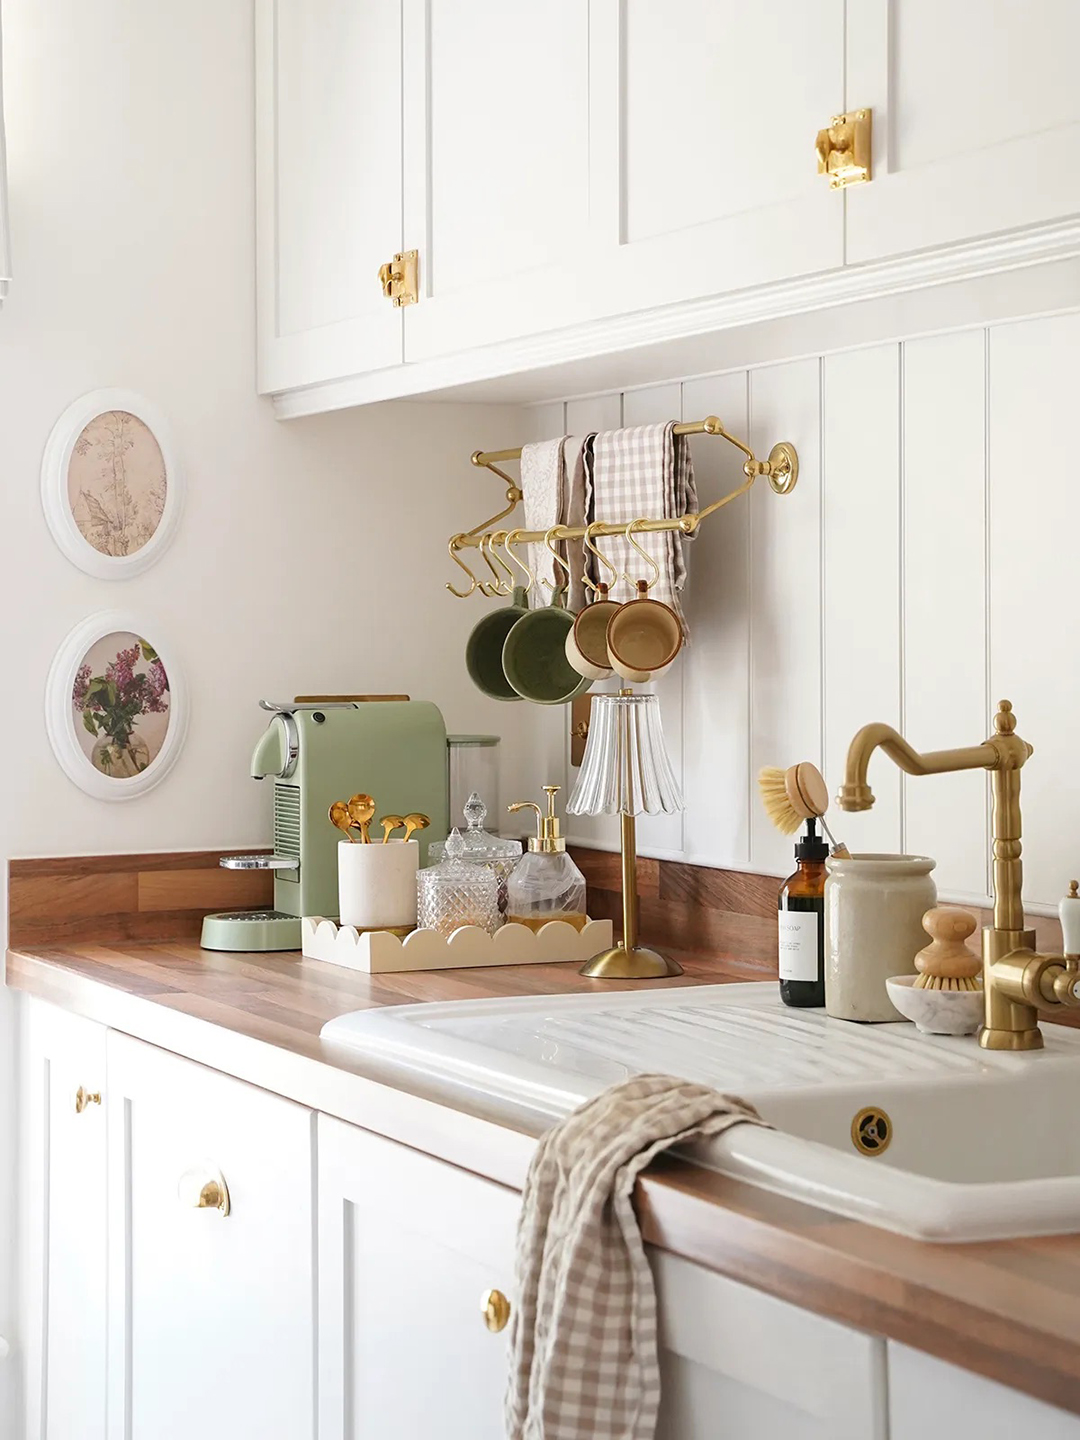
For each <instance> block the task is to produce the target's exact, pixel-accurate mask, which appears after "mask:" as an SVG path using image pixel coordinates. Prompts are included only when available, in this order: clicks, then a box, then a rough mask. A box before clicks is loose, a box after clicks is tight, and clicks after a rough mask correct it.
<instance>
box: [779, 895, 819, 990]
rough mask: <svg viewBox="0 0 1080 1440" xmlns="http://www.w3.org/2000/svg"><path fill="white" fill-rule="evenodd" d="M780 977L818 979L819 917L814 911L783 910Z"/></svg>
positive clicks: (783, 978) (781, 917)
mask: <svg viewBox="0 0 1080 1440" xmlns="http://www.w3.org/2000/svg"><path fill="white" fill-rule="evenodd" d="M779 918H780V979H781V980H816V979H817V978H818V916H817V915H816V914H815V913H814V911H813V910H781V911H780V917H779Z"/></svg>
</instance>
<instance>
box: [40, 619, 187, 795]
mask: <svg viewBox="0 0 1080 1440" xmlns="http://www.w3.org/2000/svg"><path fill="white" fill-rule="evenodd" d="M45 719H46V728H47V730H48V735H49V740H50V742H51V744H52V747H53V751H54V752H55V754H56V758H57V759H58V760H59V762H60V764H61V766H62V767H63V769H64V771H65V772H66V773H67V775H68V776H69V778H70V779H72V780H73V781H74V782H75V784H76V785H78V786H80V787H81V788H82V789H83V790H85V791H87V793H88V794H91V795H95V796H97V797H98V798H99V799H102V800H125V799H130V798H132V797H133V796H135V795H141V794H144V793H145V792H146V791H147V790H150V789H152V788H153V786H155V785H157V784H158V783H159V782H160V781H161V780H163V779H164V777H165V775H166V774H167V773H168V771H169V770H170V769H171V768H172V766H173V765H174V764H175V762H176V759H177V757H178V755H179V751H180V747H181V745H182V743H183V739H184V734H185V731H186V724H187V705H186V695H185V691H184V685H183V677H182V675H181V673H180V670H179V662H178V660H177V657H176V655H175V653H174V652H173V650H172V649H171V647H170V646H169V645H168V643H167V642H165V641H164V640H163V638H162V635H161V631H160V628H159V626H158V625H157V623H156V622H151V621H148V620H147V619H146V617H143V618H142V619H141V620H138V621H137V620H136V619H135V618H134V616H132V615H130V614H127V613H121V612H119V611H107V612H103V613H102V614H100V615H95V616H91V617H90V618H89V619H88V620H84V621H83V622H82V623H81V624H80V625H77V626H76V627H75V629H74V630H72V632H71V634H70V635H68V637H67V639H66V640H65V641H64V643H63V645H61V647H60V649H59V651H58V652H57V655H56V658H55V660H54V661H53V664H52V668H51V670H50V672H49V678H48V682H47V684H46V697H45Z"/></svg>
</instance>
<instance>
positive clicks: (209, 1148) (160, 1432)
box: [108, 1032, 315, 1440]
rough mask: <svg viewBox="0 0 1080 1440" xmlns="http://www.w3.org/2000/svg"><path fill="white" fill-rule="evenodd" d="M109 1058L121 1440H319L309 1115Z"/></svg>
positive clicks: (160, 1056) (116, 1430) (271, 1098)
mask: <svg viewBox="0 0 1080 1440" xmlns="http://www.w3.org/2000/svg"><path fill="white" fill-rule="evenodd" d="M108 1043H109V1053H108V1061H109V1091H108V1122H109V1194H110V1204H109V1225H110V1243H109V1261H110V1284H109V1437H110V1440H191V1437H192V1436H193V1435H197V1434H198V1435H201V1434H207V1433H213V1434H221V1435H229V1436H249V1435H250V1436H258V1437H259V1440H312V1437H313V1435H314V1428H315V1412H314V1404H315V1399H314V1372H315V1360H314V1334H315V1331H314V1326H315V1314H314V1310H315V1274H314V1268H315V1267H314V1246H315V1228H314V1225H315V1222H314V1148H313V1147H314V1117H313V1115H312V1112H311V1111H309V1110H306V1109H304V1108H303V1107H302V1106H300V1105H295V1104H293V1103H292V1102H291V1101H288V1100H283V1099H281V1098H280V1097H278V1096H275V1095H270V1094H268V1093H267V1092H266V1091H264V1090H258V1089H256V1088H255V1087H254V1086H251V1085H246V1084H244V1083H243V1082H241V1081H239V1080H234V1079H231V1078H228V1077H226V1076H224V1075H221V1074H219V1073H218V1072H216V1071H213V1070H208V1069H206V1068H205V1067H203V1066H201V1065H195V1064H192V1063H191V1062H190V1061H188V1060H181V1059H178V1058H177V1057H176V1056H175V1055H170V1054H168V1053H167V1052H165V1051H162V1050H158V1049H155V1048H154V1047H152V1046H150V1045H144V1044H142V1043H141V1042H140V1041H138V1040H132V1039H130V1038H128V1037H127V1036H124V1035H117V1034H115V1033H113V1032H110V1034H109V1041H108ZM226 1211H227V1213H226Z"/></svg>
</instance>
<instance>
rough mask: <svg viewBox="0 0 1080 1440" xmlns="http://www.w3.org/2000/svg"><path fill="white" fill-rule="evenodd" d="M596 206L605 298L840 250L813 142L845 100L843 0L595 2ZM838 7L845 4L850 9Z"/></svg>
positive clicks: (690, 291) (715, 284) (620, 305)
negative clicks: (755, 2) (763, 2)
mask: <svg viewBox="0 0 1080 1440" xmlns="http://www.w3.org/2000/svg"><path fill="white" fill-rule="evenodd" d="M591 8H592V12H593V18H592V37H591V45H590V56H591V66H592V75H591V86H592V94H591V107H590V118H591V123H592V135H591V153H592V180H593V194H592V212H593V216H594V221H595V224H594V232H593V235H592V237H590V244H589V248H588V250H587V253H586V256H585V259H586V263H587V265H588V272H589V275H590V277H591V278H592V280H593V282H594V286H595V288H596V290H597V292H598V295H599V296H600V297H602V300H603V305H604V308H605V309H608V310H610V311H622V312H625V311H629V310H634V309H642V308H645V307H651V306H655V305H667V304H671V303H675V302H680V301H689V300H695V299H698V298H702V297H706V296H712V295H721V294H724V293H726V292H730V291H735V290H742V289H745V288H747V287H748V286H756V285H765V284H769V283H771V282H773V281H777V280H782V279H786V278H789V277H791V276H797V275H805V274H808V273H810V272H812V271H818V270H828V269H831V268H834V267H836V266H839V265H842V264H843V261H844V240H843V226H844V203H843V197H842V195H840V194H839V193H837V192H832V191H830V190H829V187H828V184H827V182H826V181H825V180H824V179H823V178H822V177H821V176H819V175H818V174H817V159H816V155H815V150H814V141H815V137H816V135H817V132H818V131H819V130H820V129H821V128H822V127H823V126H824V125H827V124H828V121H829V118H830V116H832V115H833V114H835V113H836V112H837V111H839V110H841V109H842V108H843V95H844V9H845V6H844V0H814V3H812V4H807V3H806V0H770V3H769V4H767V5H747V4H745V3H743V0H633V3H632V4H626V3H624V0H593V5H592V7H591ZM848 8H849V9H850V7H848Z"/></svg>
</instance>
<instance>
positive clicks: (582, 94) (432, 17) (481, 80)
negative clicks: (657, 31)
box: [404, 0, 591, 360]
mask: <svg viewBox="0 0 1080 1440" xmlns="http://www.w3.org/2000/svg"><path fill="white" fill-rule="evenodd" d="M404 7H405V26H404V37H405V39H404V64H405V96H404V115H405V226H404V235H405V242H404V243H405V244H406V245H407V246H409V247H410V248H412V247H415V248H417V249H419V251H420V302H419V304H417V305H414V306H410V307H408V309H407V310H406V311H405V349H406V359H408V360H422V359H425V358H427V357H429V356H432V355H441V354H446V353H448V352H451V351H455V350H467V349H470V348H472V347H473V346H477V345H484V344H489V343H491V342H493V341H496V340H505V339H508V338H510V337H513V336H519V335H528V334H534V333H536V332H538V331H542V330H549V329H553V328H556V327H558V326H560V325H566V324H570V323H573V322H574V321H576V320H579V319H582V318H587V312H588V294H589V289H590V285H591V277H590V275H589V274H588V270H589V268H590V262H589V259H588V254H587V250H588V225H589V145H588V134H589V74H588V69H589V3H588V0H545V3H544V4H543V5H536V4H530V3H526V0H511V3H507V0H404Z"/></svg>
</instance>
